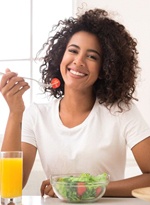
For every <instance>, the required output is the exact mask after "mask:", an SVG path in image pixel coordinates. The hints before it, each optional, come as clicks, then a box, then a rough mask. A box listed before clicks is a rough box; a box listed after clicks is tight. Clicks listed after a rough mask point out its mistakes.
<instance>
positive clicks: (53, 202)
mask: <svg viewBox="0 0 150 205" xmlns="http://www.w3.org/2000/svg"><path fill="white" fill-rule="evenodd" d="M62 204H66V205H69V204H71V203H65V202H62V201H60V200H59V199H58V198H50V197H46V198H43V197H41V196H23V197H22V205H62ZM94 204H96V205H97V204H99V205H107V204H110V205H148V204H150V203H149V202H147V201H143V200H141V199H137V198H105V197H104V198H101V199H100V200H99V201H97V202H94V203H88V204H87V205H94ZM72 205H79V203H78V204H76V203H72ZM81 205H82V204H81Z"/></svg>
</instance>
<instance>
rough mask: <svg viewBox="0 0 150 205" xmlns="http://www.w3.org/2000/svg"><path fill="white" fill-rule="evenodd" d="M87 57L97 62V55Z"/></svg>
mask: <svg viewBox="0 0 150 205" xmlns="http://www.w3.org/2000/svg"><path fill="white" fill-rule="evenodd" d="M87 57H88V58H90V59H92V60H97V56H95V55H88V56H87Z"/></svg>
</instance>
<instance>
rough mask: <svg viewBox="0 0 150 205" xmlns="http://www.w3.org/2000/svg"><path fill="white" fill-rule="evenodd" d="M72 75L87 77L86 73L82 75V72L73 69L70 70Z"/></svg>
mask: <svg viewBox="0 0 150 205" xmlns="http://www.w3.org/2000/svg"><path fill="white" fill-rule="evenodd" d="M68 70H69V72H70V73H72V74H73V75H77V76H81V77H83V76H86V75H87V74H85V73H81V72H78V71H75V70H72V69H68Z"/></svg>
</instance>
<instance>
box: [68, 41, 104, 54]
mask: <svg viewBox="0 0 150 205" xmlns="http://www.w3.org/2000/svg"><path fill="white" fill-rule="evenodd" d="M70 46H73V47H76V48H78V49H80V47H79V46H77V45H76V44H71V45H69V46H68V47H70ZM87 51H90V52H93V53H96V54H97V55H99V56H100V57H101V54H100V53H99V52H98V51H97V50H94V49H88V50H87Z"/></svg>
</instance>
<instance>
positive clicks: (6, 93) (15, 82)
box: [0, 69, 36, 187]
mask: <svg viewBox="0 0 150 205" xmlns="http://www.w3.org/2000/svg"><path fill="white" fill-rule="evenodd" d="M28 89H29V85H28V83H26V82H25V81H24V79H23V78H21V77H18V75H17V74H16V73H14V72H10V70H9V69H7V70H6V74H5V75H4V76H3V77H2V80H1V82H0V91H1V93H2V95H3V97H4V98H5V100H6V102H7V104H8V107H9V117H8V121H7V125H6V130H5V134H4V139H3V143H2V147H1V150H2V151H7V150H9V151H11V150H12V151H13V150H22V151H23V187H24V186H25V184H26V182H27V179H28V177H29V174H30V171H31V168H32V166H33V163H34V160H35V155H36V148H35V147H34V146H32V145H29V144H26V143H22V145H21V123H22V116H23V112H24V109H25V106H24V102H23V99H22V96H23V94H24V92H25V91H26V90H28Z"/></svg>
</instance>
